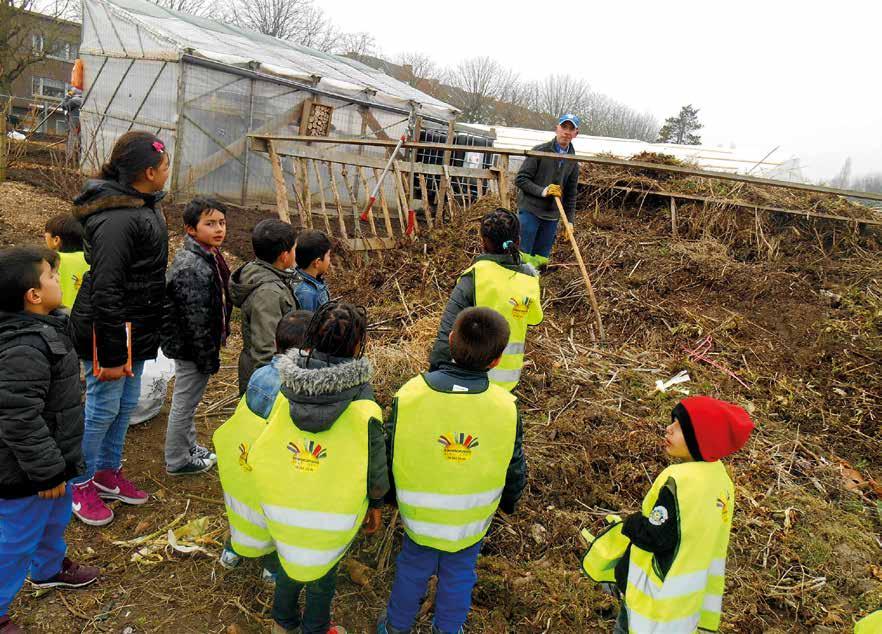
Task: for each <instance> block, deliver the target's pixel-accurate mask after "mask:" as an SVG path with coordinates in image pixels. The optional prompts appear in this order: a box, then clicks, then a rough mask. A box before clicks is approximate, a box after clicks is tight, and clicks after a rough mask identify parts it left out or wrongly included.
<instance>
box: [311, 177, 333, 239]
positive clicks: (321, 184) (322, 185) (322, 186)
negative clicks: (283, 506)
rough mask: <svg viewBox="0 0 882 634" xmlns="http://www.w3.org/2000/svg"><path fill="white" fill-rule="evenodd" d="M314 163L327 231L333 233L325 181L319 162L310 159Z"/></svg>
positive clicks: (329, 233)
mask: <svg viewBox="0 0 882 634" xmlns="http://www.w3.org/2000/svg"><path fill="white" fill-rule="evenodd" d="M310 163H312V170H313V171H314V172H315V182H316V184H317V186H318V191H319V202H320V203H321V205H322V218H323V219H324V221H325V231H326V232H327V233H328V235H331V221H330V220H328V210H327V207H325V183H324V181H323V180H322V173H321V172H320V171H319V168H318V163H317V162H316V161H310Z"/></svg>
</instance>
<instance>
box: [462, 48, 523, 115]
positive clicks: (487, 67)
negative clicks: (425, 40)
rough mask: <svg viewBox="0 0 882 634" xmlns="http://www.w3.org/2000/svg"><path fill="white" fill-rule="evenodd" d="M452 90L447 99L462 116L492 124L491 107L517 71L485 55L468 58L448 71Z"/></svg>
mask: <svg viewBox="0 0 882 634" xmlns="http://www.w3.org/2000/svg"><path fill="white" fill-rule="evenodd" d="M447 81H448V83H449V84H450V86H451V87H452V88H454V90H452V91H450V93H449V96H448V99H449V100H450V101H451V103H452V104H453V105H454V106H456V107H457V108H459V109H460V110H461V111H462V118H463V120H464V121H466V122H471V123H476V122H480V123H495V121H494V120H493V119H494V117H493V114H494V106H495V104H496V101H497V100H498V99H499V98H500V95H501V94H502V93H504V92H506V91H509V92H511V91H512V88H513V84H515V83H516V82H517V81H518V77H517V74H516V73H514V72H512V71H511V70H508V69H506V68H504V67H503V66H502V65H501V64H500V63H499V62H497V61H496V60H494V59H491V58H489V57H472V58H469V59H466V60H463V61H462V62H460V63H459V64H458V65H457V66H456V67H454V68H452V69H451V70H450V71H449V73H448V78H447Z"/></svg>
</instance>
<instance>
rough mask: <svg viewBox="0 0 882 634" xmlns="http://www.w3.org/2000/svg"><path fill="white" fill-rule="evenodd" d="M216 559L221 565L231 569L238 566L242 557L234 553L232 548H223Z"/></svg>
mask: <svg viewBox="0 0 882 634" xmlns="http://www.w3.org/2000/svg"><path fill="white" fill-rule="evenodd" d="M217 561H218V563H219V564H220V565H221V566H223V567H224V568H226V569H227V570H232V569H233V568H235V567H236V566H238V565H239V564H240V563H242V558H241V557H240V556H239V555H237V554H236V553H234V552H233V551H232V550H228V549H226V548H224V549H223V552H221V555H220V557H219V558H218V560H217ZM264 572H266V571H265V570H264Z"/></svg>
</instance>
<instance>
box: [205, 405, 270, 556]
mask: <svg viewBox="0 0 882 634" xmlns="http://www.w3.org/2000/svg"><path fill="white" fill-rule="evenodd" d="M265 429H266V421H265V420H264V419H262V418H261V417H259V416H257V415H256V414H255V413H254V412H252V411H251V410H250V409H249V408H248V404H247V402H246V400H245V397H244V396H243V397H242V398H241V399H240V400H239V405H238V406H237V407H236V411H235V412H234V413H233V415H232V416H231V417H230V418H229V420H227V421H226V422H225V423H224V424H223V425H221V426H220V427H218V428H217V430H215V432H214V436H213V437H212V440H213V442H214V447H215V451H216V452H217V471H218V476H219V477H220V481H221V487H222V488H223V491H224V502H225V504H226V509H227V519H228V520H229V522H230V541H231V542H232V545H233V550H235V551H236V553H238V554H239V555H242V556H243V557H260V556H261V555H266V554H267V553H270V552H272V551H273V550H275V546H273V543H272V538H271V537H270V534H269V531H268V530H267V525H266V518H265V517H264V516H263V513H262V512H261V510H260V500H259V498H258V496H257V491H256V489H255V486H254V479H253V473H252V466H251V464H250V462H249V459H250V455H249V454H250V452H251V449H252V448H253V447H254V442H255V440H257V438H258V437H259V436H260V435H261V434H262V433H263V432H264V430H265Z"/></svg>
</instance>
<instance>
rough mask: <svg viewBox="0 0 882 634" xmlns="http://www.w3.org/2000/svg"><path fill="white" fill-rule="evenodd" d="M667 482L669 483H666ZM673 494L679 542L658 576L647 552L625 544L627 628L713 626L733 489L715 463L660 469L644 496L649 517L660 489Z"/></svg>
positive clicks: (663, 633) (656, 633) (659, 633)
mask: <svg viewBox="0 0 882 634" xmlns="http://www.w3.org/2000/svg"><path fill="white" fill-rule="evenodd" d="M669 483H670V484H669ZM665 486H669V488H670V489H671V491H672V492H674V494H675V495H676V498H677V509H678V521H679V531H680V544H679V547H678V549H677V554H676V557H675V559H674V561H673V562H672V564H671V567H670V570H668V572H667V574H666V575H665V577H664V579H662V578H661V577H659V575H658V572H657V571H658V566H657V562H656V561H655V559H654V556H653V554H652V553H650V552H648V551H645V550H642V549H640V548H639V547H637V546H636V545H634V544H632V545H631V551H630V560H629V568H628V582H627V588H626V591H625V604H626V605H627V609H628V618H629V621H630V622H629V626H630V628H631V631H633V632H641V633H642V632H647V633H650V634H668V633H669V632H671V633H673V632H677V633H680V632H694V631H695V629H696V628H698V627H702V628H704V629H711V630H715V629H717V628H718V627H719V622H720V616H721V610H722V602H723V597H722V595H723V589H724V585H725V576H724V575H725V573H726V551H727V549H728V544H729V533H730V530H731V526H732V507H733V504H734V488H733V486H732V481H731V480H730V479H729V475H728V473H726V468H725V466H723V464H722V463H720V462H689V463H683V464H678V465H673V466H670V467H668V468H667V469H665V470H664V471H663V472H662V473H661V474H660V475H659V477H658V478H657V479H656V481H655V482H654V483H653V486H652V488H651V489H650V491H649V493H647V495H646V497H645V498H644V499H643V506H642V509H641V510H642V513H643V515H644V516H645V517H649V516H650V515H651V513H652V510H653V507H654V505H655V503H656V500H658V496H659V493H660V492H661V490H662V488H663V487H665Z"/></svg>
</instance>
